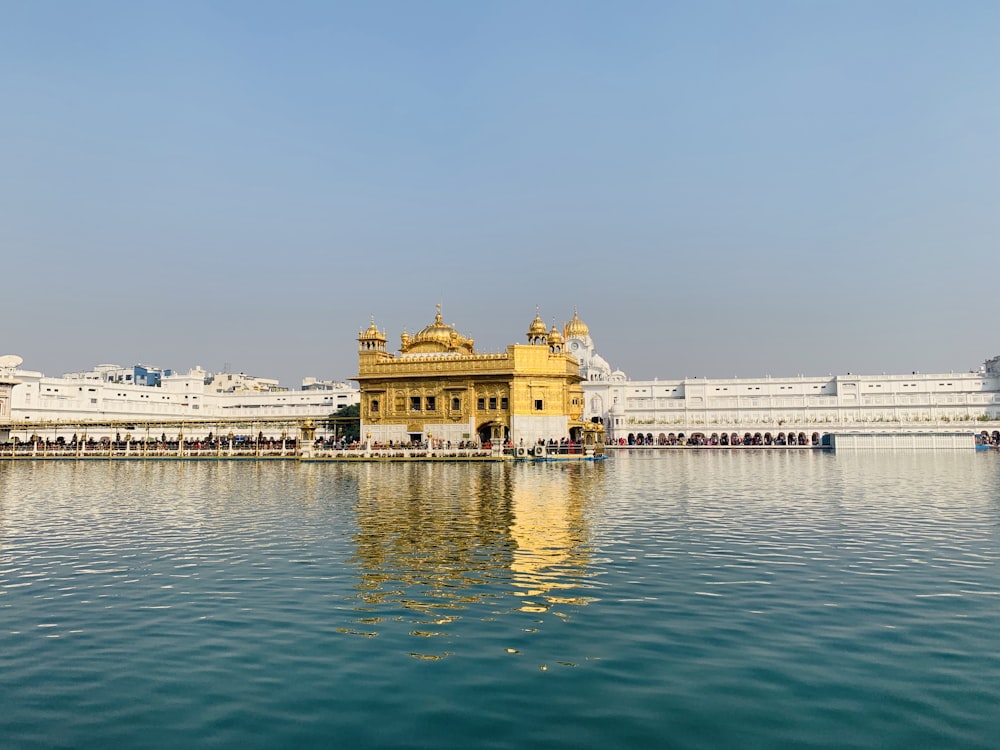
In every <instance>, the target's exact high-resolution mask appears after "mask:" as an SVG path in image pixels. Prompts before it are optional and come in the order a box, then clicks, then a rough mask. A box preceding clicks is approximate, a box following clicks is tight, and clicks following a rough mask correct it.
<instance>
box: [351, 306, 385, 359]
mask: <svg viewBox="0 0 1000 750" xmlns="http://www.w3.org/2000/svg"><path fill="white" fill-rule="evenodd" d="M358 351H361V352H384V351H385V331H380V330H379V329H378V327H377V326H376V325H375V316H374V315H373V316H372V322H371V325H370V326H368V330H367V331H358Z"/></svg>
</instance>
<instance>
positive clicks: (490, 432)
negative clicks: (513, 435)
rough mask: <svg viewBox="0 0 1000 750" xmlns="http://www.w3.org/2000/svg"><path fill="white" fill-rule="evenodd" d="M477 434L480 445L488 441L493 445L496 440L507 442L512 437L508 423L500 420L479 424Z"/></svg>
mask: <svg viewBox="0 0 1000 750" xmlns="http://www.w3.org/2000/svg"><path fill="white" fill-rule="evenodd" d="M476 434H477V435H478V436H479V444H480V445H486V444H487V443H490V444H491V445H492V444H493V442H494V441H496V440H499V441H500V442H501V443H506V442H507V440H509V439H510V430H508V429H507V425H505V424H501V423H500V422H484V423H483V424H481V425H479V428H478V429H477V430H476Z"/></svg>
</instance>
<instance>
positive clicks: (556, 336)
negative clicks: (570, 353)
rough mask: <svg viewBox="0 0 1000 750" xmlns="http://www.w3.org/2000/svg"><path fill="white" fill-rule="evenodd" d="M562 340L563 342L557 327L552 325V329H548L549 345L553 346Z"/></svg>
mask: <svg viewBox="0 0 1000 750" xmlns="http://www.w3.org/2000/svg"><path fill="white" fill-rule="evenodd" d="M562 342H563V337H562V334H561V333H559V329H558V328H556V327H555V326H554V325H553V326H552V330H551V331H549V346H553V345H555V344H561V343H562Z"/></svg>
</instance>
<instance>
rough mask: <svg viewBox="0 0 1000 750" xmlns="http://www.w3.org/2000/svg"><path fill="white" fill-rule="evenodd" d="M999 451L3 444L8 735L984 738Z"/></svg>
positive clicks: (994, 612)
mask: <svg viewBox="0 0 1000 750" xmlns="http://www.w3.org/2000/svg"><path fill="white" fill-rule="evenodd" d="M998 738H1000V456H996V455H992V454H989V455H982V454H975V453H973V452H971V451H970V452H969V453H882V454H863V455H853V456H852V455H846V454H841V455H834V454H829V453H813V452H787V453H785V452H752V451H745V452H744V451H718V452H715V451H684V452H676V453H666V454H664V453H660V454H651V453H646V454H643V453H636V454H633V455H623V456H617V457H615V458H613V459H610V460H608V461H606V462H604V463H603V464H581V465H577V466H558V465H527V464H525V465H515V466H502V465H456V464H411V465H403V464H389V465H334V464H325V465H324V464H303V465H296V464H291V463H288V464H284V463H282V464H273V463H267V464H250V463H218V464H211V463H207V464H203V463H183V462H180V463H178V462H170V463H139V462H136V463H105V462H81V463H72V462H53V463H41V462H40V463H29V462H17V463H9V462H8V463H4V464H0V747H2V748H5V749H8V748H13V749H20V748H178V747H194V746H197V747H226V748H228V747H239V748H242V749H248V748H310V747H323V748H390V747H391V748H428V749H429V748H434V749H439V748H472V747H475V748H536V747H545V748H550V749H551V748H602V749H603V748H776V747H795V748H800V747H801V748H809V747H816V748H994V747H996V746H997V743H998V741H1000V739H998Z"/></svg>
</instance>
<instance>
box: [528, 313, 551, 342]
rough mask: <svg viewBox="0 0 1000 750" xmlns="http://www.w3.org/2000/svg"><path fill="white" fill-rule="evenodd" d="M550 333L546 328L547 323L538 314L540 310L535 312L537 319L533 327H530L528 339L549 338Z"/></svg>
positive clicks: (532, 322) (533, 322)
mask: <svg viewBox="0 0 1000 750" xmlns="http://www.w3.org/2000/svg"><path fill="white" fill-rule="evenodd" d="M548 333H549V330H548V329H547V328H546V327H545V321H544V320H542V316H540V315H539V314H538V310H535V319H534V320H533V321H531V326H529V327H528V338H533V337H535V336H547V335H548Z"/></svg>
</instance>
